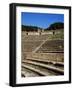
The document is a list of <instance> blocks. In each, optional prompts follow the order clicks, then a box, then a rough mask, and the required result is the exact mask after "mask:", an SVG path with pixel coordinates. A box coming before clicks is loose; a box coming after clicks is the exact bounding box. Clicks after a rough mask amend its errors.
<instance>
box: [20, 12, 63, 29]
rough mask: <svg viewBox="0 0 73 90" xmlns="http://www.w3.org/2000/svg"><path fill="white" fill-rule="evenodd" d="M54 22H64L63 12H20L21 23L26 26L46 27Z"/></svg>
mask: <svg viewBox="0 0 73 90" xmlns="http://www.w3.org/2000/svg"><path fill="white" fill-rule="evenodd" d="M54 22H63V23H64V14H51V13H27V12H22V13H21V24H22V25H28V26H38V27H40V28H44V29H45V28H47V27H49V26H50V25H51V24H52V23H54Z"/></svg>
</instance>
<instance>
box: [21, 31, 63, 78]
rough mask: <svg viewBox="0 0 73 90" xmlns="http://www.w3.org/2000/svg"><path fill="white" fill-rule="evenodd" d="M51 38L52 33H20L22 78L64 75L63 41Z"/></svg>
mask: <svg viewBox="0 0 73 90" xmlns="http://www.w3.org/2000/svg"><path fill="white" fill-rule="evenodd" d="M58 34H59V33H58ZM51 36H53V34H52V32H43V33H41V35H40V34H39V33H37V32H33V33H32V32H29V33H28V35H26V34H25V32H24V31H22V35H21V37H22V40H21V43H22V51H21V53H22V60H21V76H22V77H36V76H56V75H64V40H63V39H58V38H57V39H53V38H52V39H51V38H50V37H51Z"/></svg>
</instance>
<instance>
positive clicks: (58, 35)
mask: <svg viewBox="0 0 73 90" xmlns="http://www.w3.org/2000/svg"><path fill="white" fill-rule="evenodd" d="M52 32H53V31H52ZM49 39H51V40H54V39H55V40H60V39H64V30H60V31H59V33H57V30H56V31H55V34H54V35H50V36H49Z"/></svg>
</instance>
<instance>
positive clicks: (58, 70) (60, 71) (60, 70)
mask: <svg viewBox="0 0 73 90" xmlns="http://www.w3.org/2000/svg"><path fill="white" fill-rule="evenodd" d="M22 63H29V64H32V65H37V66H40V67H44V68H46V69H48V70H51V71H53V72H56V73H59V74H61V75H63V74H64V70H62V69H59V68H57V67H54V66H51V65H45V64H42V63H39V62H33V61H28V60H24V61H23V62H22Z"/></svg>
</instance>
